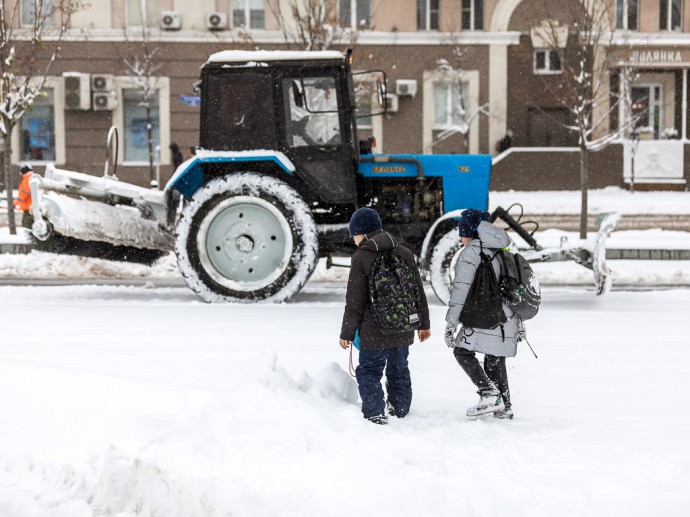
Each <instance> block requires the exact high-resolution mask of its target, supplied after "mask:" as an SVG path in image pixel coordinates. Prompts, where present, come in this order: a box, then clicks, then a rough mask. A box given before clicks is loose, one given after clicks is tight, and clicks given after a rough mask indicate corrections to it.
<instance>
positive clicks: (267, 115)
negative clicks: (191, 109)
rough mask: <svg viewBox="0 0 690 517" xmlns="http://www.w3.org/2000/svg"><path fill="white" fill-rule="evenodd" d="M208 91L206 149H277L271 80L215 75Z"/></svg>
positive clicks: (251, 75)
mask: <svg viewBox="0 0 690 517" xmlns="http://www.w3.org/2000/svg"><path fill="white" fill-rule="evenodd" d="M205 88H208V93H207V94H206V98H207V99H209V100H210V102H209V103H208V105H207V110H208V111H207V113H206V117H207V118H206V124H205V126H206V127H205V136H206V139H205V145H206V146H207V147H209V148H210V149H215V150H219V151H220V150H228V151H245V150H250V149H271V150H275V149H277V147H278V144H277V138H276V129H275V128H276V122H275V111H274V108H273V90H272V88H271V78H270V76H268V75H267V74H258V73H257V74H255V73H241V74H232V73H229V74H217V75H212V76H210V77H209V79H208V80H207V81H206V84H205Z"/></svg>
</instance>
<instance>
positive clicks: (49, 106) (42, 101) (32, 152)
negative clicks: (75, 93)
mask: <svg viewBox="0 0 690 517" xmlns="http://www.w3.org/2000/svg"><path fill="white" fill-rule="evenodd" d="M19 135H20V145H21V156H22V160H25V161H39V162H42V161H45V162H53V161H55V98H54V92H53V89H52V88H44V89H43V91H42V95H40V96H38V97H36V99H35V100H34V104H33V106H32V107H31V109H30V110H29V111H27V112H26V113H25V114H24V116H23V117H22V118H21V119H19Z"/></svg>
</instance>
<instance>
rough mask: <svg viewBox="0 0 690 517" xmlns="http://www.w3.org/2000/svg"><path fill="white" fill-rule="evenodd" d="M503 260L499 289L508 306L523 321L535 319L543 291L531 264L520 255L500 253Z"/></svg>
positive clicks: (501, 251)
mask: <svg viewBox="0 0 690 517" xmlns="http://www.w3.org/2000/svg"><path fill="white" fill-rule="evenodd" d="M498 253H499V256H500V259H501V278H500V280H499V287H500V290H501V294H502V295H503V298H504V299H505V302H506V305H508V307H510V308H511V310H512V311H513V312H514V313H515V314H517V315H518V316H519V317H520V319H522V320H529V319H532V318H534V317H535V316H536V315H537V312H539V305H540V304H541V289H540V288H539V282H538V281H537V277H536V276H535V274H534V270H533V269H532V267H531V266H530V265H529V262H527V260H526V259H525V257H523V256H522V255H520V254H519V253H509V252H507V251H503V250H499V251H498Z"/></svg>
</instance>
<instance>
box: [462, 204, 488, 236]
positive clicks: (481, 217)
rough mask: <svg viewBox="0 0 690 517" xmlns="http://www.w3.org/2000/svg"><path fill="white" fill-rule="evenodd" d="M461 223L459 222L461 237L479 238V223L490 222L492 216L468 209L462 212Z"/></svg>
mask: <svg viewBox="0 0 690 517" xmlns="http://www.w3.org/2000/svg"><path fill="white" fill-rule="evenodd" d="M460 215H461V218H460V221H459V222H458V231H459V232H460V237H471V238H472V239H477V238H479V233H478V229H479V223H481V222H482V221H490V220H491V214H490V213H489V212H483V211H481V210H475V209H474V208H468V209H467V210H464V211H463V212H462V214H460Z"/></svg>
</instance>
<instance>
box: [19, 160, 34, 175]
mask: <svg viewBox="0 0 690 517" xmlns="http://www.w3.org/2000/svg"><path fill="white" fill-rule="evenodd" d="M19 172H20V173H21V174H26V173H27V172H33V169H32V168H31V165H29V164H28V163H27V164H24V165H22V168H21V169H19Z"/></svg>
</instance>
